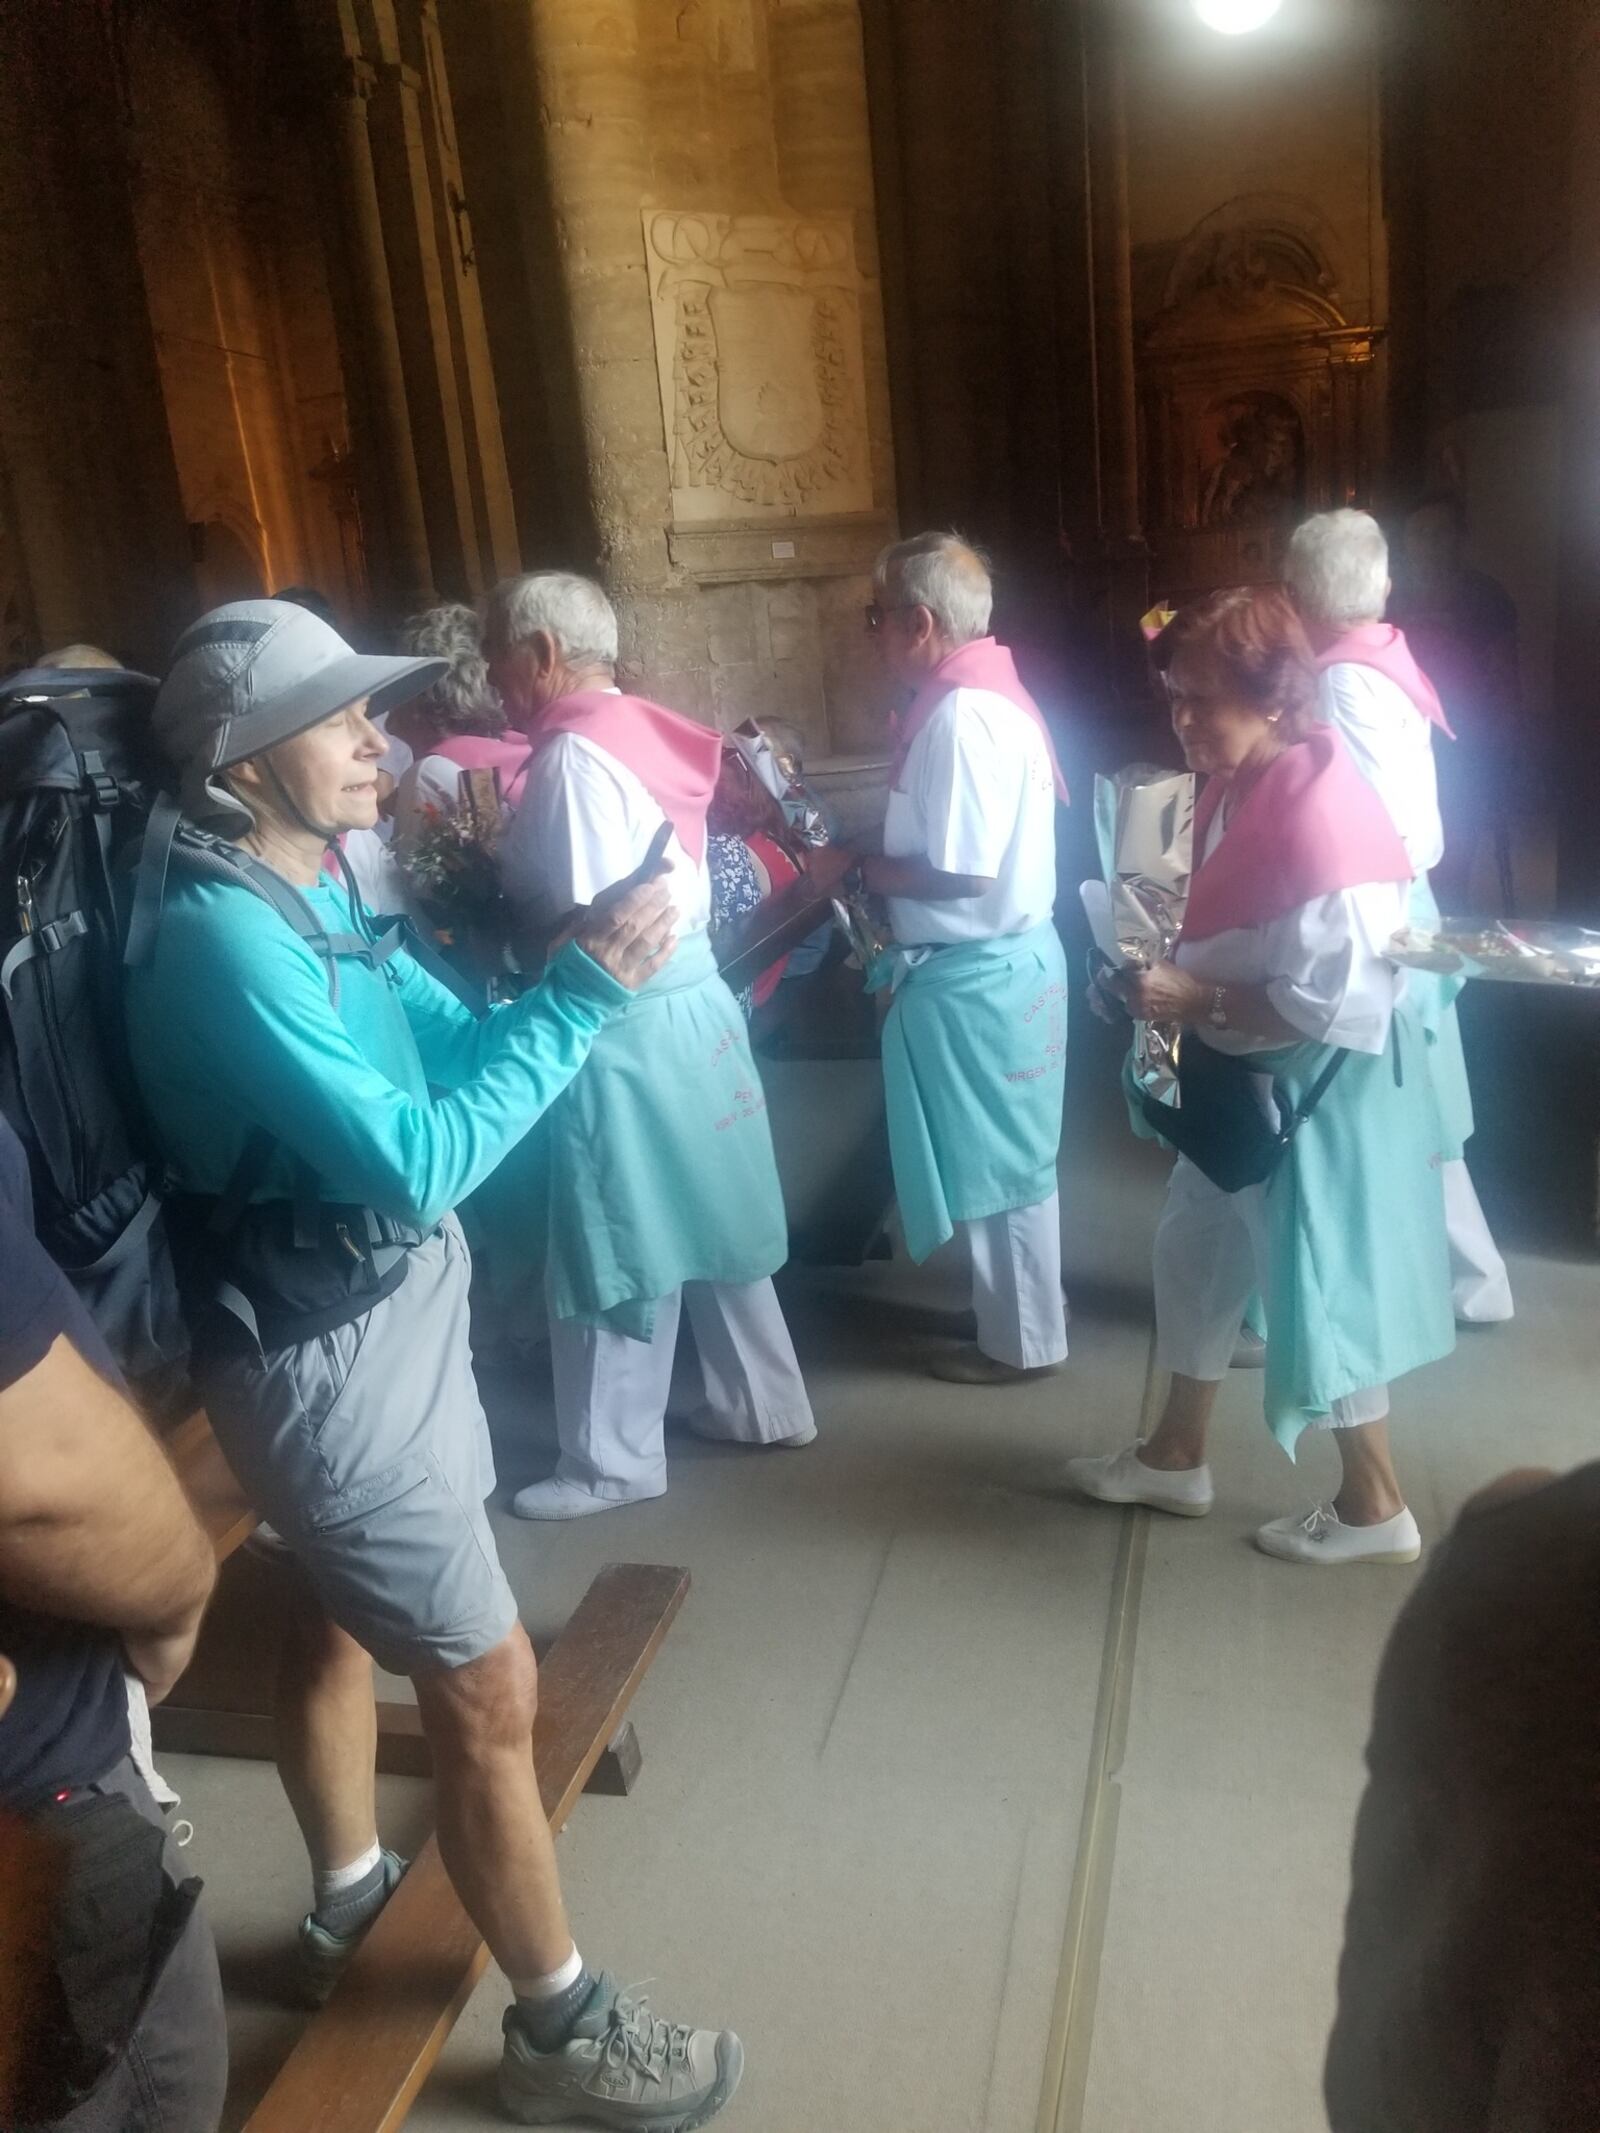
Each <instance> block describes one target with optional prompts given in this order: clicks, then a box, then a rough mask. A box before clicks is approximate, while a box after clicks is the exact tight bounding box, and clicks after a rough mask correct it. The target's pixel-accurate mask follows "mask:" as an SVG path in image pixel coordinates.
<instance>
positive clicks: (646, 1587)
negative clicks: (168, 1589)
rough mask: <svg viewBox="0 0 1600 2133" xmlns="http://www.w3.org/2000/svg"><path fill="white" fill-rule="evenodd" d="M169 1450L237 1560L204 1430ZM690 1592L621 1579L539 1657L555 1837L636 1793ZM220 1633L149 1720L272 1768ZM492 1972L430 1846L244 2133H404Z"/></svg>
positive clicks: (223, 1465) (189, 1430) (396, 1755)
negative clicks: (641, 1738) (635, 1713)
mask: <svg viewBox="0 0 1600 2133" xmlns="http://www.w3.org/2000/svg"><path fill="white" fill-rule="evenodd" d="M167 1444H168V1448H169V1450H170V1451H171V1453H172V1456H173V1460H174V1463H175V1464H176V1466H177V1468H178V1471H179V1474H180V1475H181V1476H182V1479H183V1481H184V1484H185V1486H186V1487H187V1488H188V1490H189V1493H190V1495H191V1497H192V1499H193V1501H194V1503H195V1507H196V1509H197V1511H198V1512H199V1514H200V1517H201V1520H202V1523H203V1524H204V1525H205V1528H206V1530H207V1532H208V1533H209V1534H210V1536H211V1539H212V1543H213V1545H214V1547H215V1548H216V1550H217V1558H218V1561H219V1562H222V1561H225V1560H226V1559H227V1558H229V1557H230V1556H232V1555H234V1554H235V1552H236V1551H237V1550H238V1548H239V1545H240V1543H241V1542H242V1541H244V1540H245V1539H246V1538H247V1537H248V1536H249V1534H250V1533H251V1532H252V1531H253V1529H254V1528H255V1526H256V1525H257V1523H258V1520H257V1519H256V1516H255V1514H254V1512H253V1511H252V1510H251V1509H250V1507H249V1505H248V1504H247V1503H246V1501H245V1499H244V1496H243V1493H242V1491H241V1490H240V1488H239V1485H238V1483H237V1482H236V1481H235V1480H234V1477H233V1475H232V1473H231V1471H230V1470H229V1467H228V1464H227V1462H226V1460H225V1459H224V1458H223V1456H222V1453H221V1451H220V1449H219V1447H218V1445H217V1443H216V1440H215V1438H214V1437H213V1436H212V1434H211V1430H210V1426H209V1424H208V1423H207V1422H206V1419H205V1417H204V1415H198V1414H197V1415H191V1416H190V1417H189V1419H188V1420H187V1421H186V1422H184V1423H183V1424H182V1425H181V1426H180V1427H179V1428H178V1429H177V1430H176V1431H174V1432H173V1433H172V1434H171V1435H170V1436H169V1437H168V1439H167ZM245 1567H246V1566H245V1565H244V1564H241V1565H240V1568H241V1569H243V1568H245ZM688 1590H689V1573H688V1571H687V1570H679V1569H675V1568H672V1567H670V1566H668V1565H665V1564H660V1563H610V1564H607V1565H606V1566H605V1568H604V1569H602V1570H601V1571H600V1573H599V1574H598V1576H597V1577H596V1578H595V1579H594V1581H593V1582H592V1583H591V1585H590V1587H589V1590H588V1591H587V1593H585V1595H584V1597H583V1599H582V1600H581V1601H580V1602H579V1604H578V1607H577V1609H576V1611H575V1612H574V1614H573V1615H572V1616H571V1618H570V1620H569V1621H568V1622H567V1624H566V1626H565V1627H564V1628H563V1629H562V1630H561V1632H560V1634H559V1635H558V1636H557V1637H556V1639H555V1641H554V1642H553V1643H552V1644H551V1646H550V1648H549V1650H548V1651H547V1652H546V1653H545V1654H544V1655H543V1657H542V1658H541V1661H540V1666H539V1715H538V1721H537V1723H536V1725H535V1727H534V1734H533V1763H534V1770H535V1773H536V1775H537V1777H538V1781H539V1796H540V1798H541V1800H542V1801H543V1803H544V1809H545V1813H546V1814H547V1815H548V1817H549V1819H550V1827H551V1829H552V1830H559V1829H560V1828H561V1826H562V1824H563V1823H564V1822H565V1821H566V1819H567V1816H568V1815H569V1814H570V1813H571V1812H572V1809H573V1806H574V1805H575V1803H576V1801H577V1798H578V1795H579V1794H580V1793H581V1792H583V1791H584V1790H585V1789H588V1790H590V1791H600V1792H613V1793H614V1792H626V1791H627V1790H628V1789H629V1785H630V1783H631V1781H632V1778H633V1776H634V1774H635V1773H636V1771H637V1769H638V1746H637V1742H636V1741H635V1740H634V1737H633V1729H632V1727H631V1726H630V1725H628V1724H627V1723H626V1717H627V1710H628V1706H629V1704H630V1703H631V1702H632V1701H633V1697H634V1695H635V1693H636V1691H637V1690H638V1687H639V1684H640V1683H641V1682H642V1681H643V1679H644V1677H645V1675H646V1674H647V1673H648V1671H649V1669H650V1665H651V1662H652V1661H653V1660H654V1658H655V1655H656V1653H657V1651H658V1650H659V1649H660V1646H661V1640H662V1638H663V1637H664V1636H665V1635H666V1633H667V1630H668V1629H669V1627H670V1626H671V1624H672V1621H673V1618H674V1616H675V1615H676V1614H677V1612H678V1610H679V1608H680V1607H681V1606H682V1605H683V1601H684V1596H685V1595H686V1593H687V1592H688ZM216 1626H217V1629H218V1631H219V1632H220V1634H219V1635H218V1636H217V1637H213V1638H212V1640H211V1642H212V1644H213V1645H214V1646H220V1647H221V1649H220V1650H213V1651H212V1652H210V1653H203V1654H202V1655H201V1665H200V1667H199V1668H198V1669H197V1670H196V1671H198V1673H199V1674H200V1676H201V1682H200V1700H198V1701H190V1702H188V1703H183V1702H180V1701H176V1700H174V1701H169V1702H168V1703H167V1704H164V1705H162V1706H161V1707H160V1708H159V1709H158V1710H156V1711H155V1712H153V1713H152V1714H151V1716H152V1719H153V1721H154V1724H155V1738H156V1743H157V1746H158V1747H161V1748H164V1749H169V1750H174V1751H178V1750H184V1749H189V1750H198V1751H199V1752H203V1753H210V1754H243V1755H246V1756H257V1757H270V1756H271V1754H272V1737H271V1718H270V1715H269V1714H268V1712H267V1710H266V1709H265V1707H264V1704H265V1699H264V1698H263V1697H262V1693H261V1691H262V1668H261V1664H260V1655H259V1652H257V1653H256V1655H255V1656H254V1658H253V1659H252V1657H251V1655H250V1654H249V1653H248V1651H246V1652H245V1653H242V1654H241V1652H240V1651H238V1650H231V1651H230V1650H228V1649H227V1646H228V1645H229V1643H230V1642H232V1641H234V1639H233V1638H232V1636H231V1635H230V1632H229V1629H228V1625H227V1622H226V1620H225V1618H224V1617H221V1616H219V1618H218V1622H217V1625H216ZM205 1641H206V1640H205V1639H204V1638H203V1639H202V1642H203V1643H204V1642H205ZM208 1672H209V1677H210V1678H209V1685H208V1683H207V1679H206V1677H207V1674H208ZM219 1682H221V1683H224V1684H226V1683H228V1682H231V1683H232V1685H233V1686H232V1688H231V1689H230V1688H226V1687H225V1688H224V1691H223V1693H225V1694H228V1695H236V1696H237V1697H238V1699H239V1704H238V1706H237V1707H236V1706H235V1705H234V1704H231V1703H218V1702H217V1701H215V1700H214V1699H215V1697H216V1695H217V1693H218V1683H219ZM186 1688H190V1692H191V1694H192V1693H193V1690H192V1687H191V1677H190V1676H189V1675H185V1677H184V1681H183V1683H180V1684H179V1689H178V1690H177V1691H175V1692H174V1697H175V1698H177V1697H178V1696H181V1695H182V1694H183V1692H184V1691H185V1689H186ZM379 1717H380V1734H379V1758H378V1759H379V1768H380V1769H383V1770H387V1771H395V1772H400V1773H403V1774H407V1775H425V1774H426V1773H427V1772H428V1769H429V1763H428V1755H427V1744H426V1742H425V1741H424V1739H423V1737H422V1732H421V1727H420V1725H419V1723H418V1720H417V1714H416V1710H415V1708H414V1707H413V1706H412V1705H409V1704H381V1705H380V1706H379ZM486 1960H487V1954H486V1951H485V1949H484V1946H483V1943H482V1941H481V1940H480V1938H479V1936H478V1932H477V1929H476V1927H475V1926H474V1925H473V1924H472V1921H471V1920H470V1919H469V1918H468V1917H467V1914H466V1913H465V1911H464V1910H463V1909H462V1908H461V1904H460V1902H459V1900H458V1899H457V1896H456V1893H455V1890H454V1889H453V1888H452V1886H451V1884H450V1878H449V1876H448V1875H447V1874H446V1872H445V1870H444V1863H443V1861H442V1860H441V1859H440V1857H439V1848H438V1844H437V1842H436V1841H435V1839H433V1838H432V1837H430V1838H429V1839H428V1841H427V1842H426V1844H424V1845H423V1847H422V1849H421V1851H420V1852H419V1853H418V1854H417V1856H416V1858H415V1859H414V1860H413V1861H412V1863H411V1865H410V1867H409V1869H408V1870H407V1872H406V1875H405V1878H404V1879H403V1880H402V1881H401V1883H400V1885H399V1886H398V1888H397V1889H396V1890H395V1892H394V1894H393V1895H392V1896H391V1897H390V1899H389V1901H388V1903H387V1904H386V1905H385V1906H384V1908H383V1910H382V1912H381V1913H380V1914H379V1916H378V1918H377V1921H376V1923H375V1924H374V1925H373V1927H372V1930H371V1931H370V1932H369V1933H368V1934H367V1936H366V1938H365V1939H364V1940H363V1941H362V1943H361V1946H360V1948H359V1949H358V1950H357V1952H356V1954H355V1956H354V1957H353V1958H352V1960H351V1963H350V1966H349V1968H348V1969H347V1970H346V1972H345V1974H344V1976H343V1977H342V1978H341V1979H340V1981H339V1983H338V1985H337V1986H336V1987H335V1989H334V1991H333V1993H332V1995H331V1997H330V1998H329V2000H328V2002H327V2004H326V2006H325V2007H323V2008H322V2009H321V2010H320V2011H319V2012H318V2013H317V2014H315V2015H314V2016H312V2017H311V2018H310V2019H309V2021H308V2022H307V2024H306V2027H305V2029H304V2030H303V2031H302V2033H301V2035H300V2038H299V2040H298V2041H297V2043H296V2044H295V2045H294V2046H293V2048H292V2050H291V2051H290V2053H289V2056H288V2058H287V2059H286V2060H285V2061H284V2063H283V2065H282V2067H281V2068H280V2069H279V2071H278V2073H277V2074H276V2076H275V2077H274V2079H273V2081H272V2083H271V2086H270V2087H269V2088H268V2090H267V2092H266V2094H265V2095H264V2096H263V2097H262V2099H261V2101H260V2102H259V2103H258V2104H257V2106H256V2108H255V2110H254V2111H253V2112H252V2113H251V2115H250V2118H249V2119H248V2121H247V2129H246V2133H390V2129H392V2128H394V2127H397V2126H400V2125H402V2124H403V2123H404V2121H405V2118H406V2115H407V2113H408V2112H409V2111H410V2109H411V2106H412V2104H413V2103H414V2102H415V2101H416V2098H417V2094H418V2091H419V2090H420V2089H421V2087H422V2084H423V2082H424V2081H425V2080H426V2079H427V2076H428V2073H429V2070H430V2069H431V2067H432V2066H433V2064H434V2061H435V2060H436V2059H437V2058H438V2056H439V2054H440V2052H441V2051H442V2050H443V2048H444V2044H445V2039H446V2038H447V2037H448V2036H449V2034H450V2031H451V2030H452V2029H453V2028H454V2026H455V2023H456V2020H457V2018H458V2017H459V2015H460V2013H461V2010H462V2008H463V2007H464V2006H465V2005H466V2002H467V1998H468V1996H469V1994H470V1993H471V1991H472V1988H473V1986H474V1985H475V1984H476V1983H477V1981H478V1978H479V1977H480V1976H481V1974H482V1972H483V1968H484V1964H485V1962H486Z"/></svg>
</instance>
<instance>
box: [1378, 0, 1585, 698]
mask: <svg viewBox="0 0 1600 2133" xmlns="http://www.w3.org/2000/svg"><path fill="white" fill-rule="evenodd" d="M1579 12H1580V10H1579V8H1578V7H1577V6H1576V5H1575V4H1568V0H1550V4H1547V5H1544V6H1540V7H1536V8H1534V7H1526V6H1518V5H1515V4H1512V0H1450V4H1449V5H1448V6H1443V5H1439V4H1437V0H1426V4H1425V6H1424V10H1423V13H1424V16H1425V20H1426V30H1427V34H1426V36H1425V37H1422V38H1419V40H1418V44H1417V49H1416V64H1417V66H1418V68H1419V72H1420V76H1421V90H1422V96H1421V106H1422V113H1423V123H1422V126H1421V129H1420V138H1419V140H1418V141H1417V143H1416V153H1417V155H1418V157H1419V161H1420V165H1421V173H1422V181H1421V186H1420V200H1419V212H1420V216H1421V224H1422V226H1421V231H1420V239H1421V250H1422V256H1423V259H1424V261H1425V272H1424V334H1425V343H1424V348H1425V353H1424V388H1425V394H1426V400H1425V408H1426V422H1425V438H1426V441H1425V453H1426V457H1425V460H1424V464H1423V468H1422V478H1423V481H1424V483H1425V485H1426V486H1427V487H1429V488H1435V487H1443V488H1450V489H1453V490H1455V491H1456V492H1457V493H1459V494H1460V495H1461V497H1462V498H1463V500H1464V502H1465V504H1466V509H1467V541H1468V553H1469V557H1470V560H1471V561H1472V562H1473V563H1474V564H1475V565H1476V566H1477V567H1478V568H1480V569H1483V570H1486V571H1488V572H1489V573H1490V574H1491V575H1492V576H1494V577H1495V578H1498V579H1499V580H1500V581H1501V583H1503V584H1504V585H1505V587H1506V589H1507V590H1508V591H1509V592H1510V593H1511V595H1512V597H1513V599H1514V600H1515V601H1516V603H1517V608H1518V613H1519V617H1520V622H1521V653H1522V666H1523V681H1524V688H1525V692H1526V702H1527V705H1528V709H1529V711H1530V712H1531V713H1532V715H1533V716H1534V717H1535V718H1537V719H1541V720H1543V719H1547V718H1548V717H1549V715H1550V712H1551V708H1552V668H1553V659H1554V644H1555V629H1556V601H1557V590H1556V589H1557V585H1558V581H1559V578H1560V552H1559V551H1560V542H1561V526H1560V510H1559V497H1560V491H1561V463H1562V452H1563V441H1562V436H1563V418H1562V406H1561V402H1562V395H1563V382H1564V381H1563V361H1562V345H1561V339H1562V325H1561V321H1562V317H1563V314H1564V312H1565V310H1566V307H1567V304H1568V301H1569V289H1568V279H1567V272H1568V246H1567V230H1568V220H1569V215H1568V189H1569V186H1570V183H1571V169H1570V165H1569V162H1568V158H1567V154H1566V140H1567V130H1568V111H1569V79H1570V71H1571V48H1572V37H1571V29H1572V25H1573V24H1574V23H1575V22H1576V20H1577V17H1578V14H1579Z"/></svg>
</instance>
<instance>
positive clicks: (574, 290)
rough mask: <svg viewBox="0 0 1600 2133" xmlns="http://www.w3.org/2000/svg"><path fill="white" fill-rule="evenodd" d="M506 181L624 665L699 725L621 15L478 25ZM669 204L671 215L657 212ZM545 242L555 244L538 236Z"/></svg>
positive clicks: (581, 13) (642, 102) (645, 99)
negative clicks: (673, 537) (497, 95)
mask: <svg viewBox="0 0 1600 2133" xmlns="http://www.w3.org/2000/svg"><path fill="white" fill-rule="evenodd" d="M490 19H491V21H492V25H493V31H494V35H495V37H496V40H497V49H498V55H499V60H500V74H501V82H502V94H503V101H504V107H505V111H506V115H507V134H506V138H507V143H508V148H509V151H510V153H511V154H512V155H513V156H514V157H515V158H516V161H517V171H518V180H519V184H518V197H519V224H520V234H521V237H522V242H523V246H524V251H525V257H526V260H527V275H528V286H529V289H530V292H531V294H532V297H533V300H534V302H535V305H536V307H537V311H536V317H538V318H539V319H540V322H541V330H542V331H543V333H544V335H545V350H544V352H545V357H546V364H547V375H548V376H549V378H550V380H551V393H552V399H553V403H554V406H555V408H556V410H557V413H558V416H559V417H561V418H564V419H565V421H566V423H567V425H568V434H569V440H570V445H569V449H570V452H571V457H570V458H569V460H568V462H567V467H568V471H569V478H571V479H572V480H573V481H574V482H575V483H576V484H577V485H579V486H580V487H581V489H582V491H583V493H584V494H585V495H586V497H587V499H588V505H589V512H590V516H591V519H592V523H593V527H594V534H595V542H596V553H595V554H594V555H593V556H587V557H575V558H574V559H573V560H574V562H575V563H576V564H578V566H579V567H583V566H584V565H589V566H590V567H593V568H597V569H598V570H599V571H601V572H602V573H603V574H604V576H605V578H606V581H607V583H608V585H609V587H610V589H611V591H612V594H613V596H614V597H615V598H616V600H617V603H618V608H619V611H620V613H621V616H622V622H623V631H624V641H623V658H624V664H625V665H626V666H627V667H628V668H629V669H630V671H631V672H633V673H639V672H641V671H642V670H645V669H647V670H648V673H649V677H650V686H651V689H652V691H653V692H654V693H656V694H657V695H659V696H661V697H662V698H663V699H664V700H666V701H668V702H672V703H677V704H679V705H680V707H681V708H683V709H686V710H691V711H695V712H697V713H700V714H702V715H709V712H710V704H709V702H708V701H707V698H706V690H705V682H704V664H705V646H704V634H703V631H702V630H701V629H700V628H699V626H698V619H697V616H696V613H695V596H694V590H693V588H692V587H691V586H688V585H685V584H683V583H682V581H681V580H680V579H678V578H677V576H676V574H675V573H674V571H673V568H672V564H671V560H670V557H669V554H668V549H667V528H668V525H669V523H670V519H671V479H670V472H669V468H668V463H667V450H666V440H665V437H664V435H663V429H662V417H661V394H660V386H659V383H658V380H657V373H656V357H655V341H654V336H653V331H652V326H651V314H650V296H649V283H648V275H647V269H646V265H645V255H644V242H643V236H642V232H641V227H640V209H641V206H642V204H643V203H644V201H646V200H647V199H648V198H650V197H651V193H652V187H653V183H654V169H653V157H652V126H651V98H650V81H649V79H648V73H647V69H646V68H645V66H644V65H643V63H642V58H641V52H640V37H639V10H638V8H637V7H636V6H634V5H633V4H631V0H519V4H517V5H515V6H497V7H495V8H493V9H492V11H491V12H490ZM663 204H674V205H675V204H677V203H663ZM552 230H553V232H554V239H555V241H554V244H553V245H552V243H551V241H550V233H551V231H552Z"/></svg>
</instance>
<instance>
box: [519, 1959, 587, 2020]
mask: <svg viewBox="0 0 1600 2133" xmlns="http://www.w3.org/2000/svg"><path fill="white" fill-rule="evenodd" d="M582 1975H583V1957H582V1956H581V1955H580V1954H579V1953H578V1951H577V1949H576V1948H574V1949H573V1951H572V1953H571V1954H570V1955H569V1956H568V1957H567V1959H566V1961H565V1962H564V1963H563V1964H562V1965H561V1967H560V1969H559V1970H551V1971H548V1972H547V1973H546V1974H545V1976H543V1977H514V1978H512V1979H511V1981H510V1982H511V1990H512V1992H513V1993H514V1994H515V1995H516V1997H517V1998H518V1999H519V2000H529V2001H531V2002H532V2003H533V2004H534V2005H535V2006H537V2005H538V2003H539V2002H540V2001H541V2000H559V1999H560V1997H561V1995H562V1993H564V1992H570V1991H571V1990H572V1988H573V1986H574V1985H576V1984H577V1982H578V1980H579V1978H581V1977H582Z"/></svg>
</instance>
